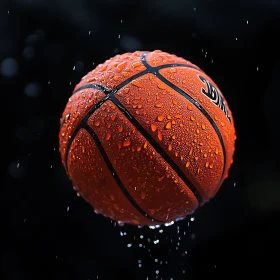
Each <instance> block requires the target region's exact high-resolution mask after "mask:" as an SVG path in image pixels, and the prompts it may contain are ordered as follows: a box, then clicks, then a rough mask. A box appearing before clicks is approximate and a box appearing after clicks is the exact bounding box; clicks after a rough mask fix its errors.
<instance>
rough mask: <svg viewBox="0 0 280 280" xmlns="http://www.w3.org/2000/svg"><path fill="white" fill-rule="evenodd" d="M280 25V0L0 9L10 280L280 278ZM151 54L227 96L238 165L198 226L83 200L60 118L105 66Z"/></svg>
mask: <svg viewBox="0 0 280 280" xmlns="http://www.w3.org/2000/svg"><path fill="white" fill-rule="evenodd" d="M279 15H280V2H279V1H278V0H270V1H267V0H263V1H260V0H254V1H253V0H252V1H238V0H237V1H223V0H211V1H210V0H209V1H198V0H191V1H183V0H173V1H168V0H164V1H159V0H157V1H155V0H150V1H148V0H143V1H137V2H136V1H132V0H131V1H116V0H111V1H101V0H100V1H96V0H95V1H93V0H92V1H89V0H77V1H70V0H68V1H67V0H64V1H63V0H59V1H58V0H57V1H55V0H48V1H47V0H45V1H43V0H37V1H35V0H17V1H16V0H15V1H12V0H1V3H0V63H1V64H0V83H1V148H2V151H1V158H2V159H1V162H3V163H4V166H3V169H2V171H3V176H2V178H4V180H2V183H1V197H0V199H1V202H0V205H1V208H2V211H1V216H2V218H1V229H0V232H1V235H2V236H3V237H2V238H1V239H0V260H1V263H0V264H1V265H0V273H1V275H0V279H1V280H2V279H3V280H6V279H7V280H14V279H16V280H23V279H24V280H25V279H28V280H31V279H32V280H33V279H36V280H37V279H39V280H45V279H48V280H52V279H59V280H62V279H71V280H72V279H75V280H88V279H90V280H92V279H136V280H138V279H139V280H140V279H143V280H144V279H176V280H177V279H178V280H180V279H191V280H192V279H208V278H211V279H217V278H218V279H230V278H234V279H245V277H246V278H249V279H252V278H253V277H254V278H255V277H257V276H260V275H261V274H263V276H264V279H272V277H273V278H276V279H277V278H279V275H278V274H279V273H278V267H279V248H278V247H279V246H278V245H279V236H280V229H279V218H280V215H279V210H280V186H279V182H280V177H279V157H280V151H279V141H280V140H279V125H280V122H279V118H278V114H279V105H278V104H279V101H280V100H279V75H280V70H279V62H280V60H279V35H280V32H279V31H280V29H279V26H280V25H279V23H280V22H279V18H280V16H279ZM154 49H160V50H163V51H166V52H170V53H174V54H177V55H178V56H182V57H184V58H186V59H188V60H190V61H191V62H193V63H195V64H197V65H198V66H199V67H201V68H202V69H203V70H204V71H205V72H206V73H208V74H209V75H210V76H211V77H212V78H213V79H214V81H215V82H216V83H217V84H218V86H219V87H220V88H221V90H222V92H223V94H224V95H225V97H226V99H227V101H228V103H229V105H230V108H231V110H232V112H233V116H234V120H235V125H236V130H237V137H238V139H237V142H236V153H235V156H234V164H233V166H232V168H231V170H230V176H229V178H228V179H227V180H226V181H225V182H224V184H223V186H222V188H221V190H220V191H219V192H218V194H217V196H216V197H215V198H214V199H213V200H212V201H211V202H209V203H207V204H206V205H205V206H203V207H202V208H200V209H198V210H197V211H196V212H195V214H194V215H193V216H192V217H189V218H188V219H186V220H184V221H180V222H177V223H175V224H174V225H171V226H168V227H166V226H163V227H161V228H156V229H149V228H137V227H132V226H128V225H126V226H124V227H120V226H118V225H116V224H115V223H114V222H112V221H110V220H109V219H107V218H104V217H103V216H100V215H96V214H95V213H94V212H93V211H92V209H91V207H90V206H89V205H88V204H87V203H86V202H84V201H83V200H82V199H81V198H79V197H77V196H76V193H75V191H73V189H72V186H71V182H70V180H69V179H68V178H67V176H66V173H65V171H64V169H63V167H62V164H61V160H60V155H59V152H58V131H59V119H60V117H61V114H62V111H63V109H64V106H65V105H66V102H67V100H68V98H69V96H70V95H71V92H72V90H73V88H74V86H75V84H76V83H77V82H78V81H79V80H80V79H81V78H82V77H83V76H84V75H85V74H86V73H87V72H89V71H90V70H92V69H93V68H94V67H95V65H98V64H99V63H102V62H104V61H105V60H106V59H108V58H110V57H112V56H114V55H115V54H119V53H123V52H128V51H135V50H149V51H151V50H154ZM93 64H94V65H93ZM74 66H75V68H74ZM129 246H130V247H129Z"/></svg>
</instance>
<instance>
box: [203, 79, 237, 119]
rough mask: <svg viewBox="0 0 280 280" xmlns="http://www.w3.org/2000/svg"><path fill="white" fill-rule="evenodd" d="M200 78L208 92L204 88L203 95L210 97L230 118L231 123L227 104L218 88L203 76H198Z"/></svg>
mask: <svg viewBox="0 0 280 280" xmlns="http://www.w3.org/2000/svg"><path fill="white" fill-rule="evenodd" d="M198 77H199V79H200V80H201V81H202V83H203V84H206V85H207V91H206V90H205V89H204V88H202V89H201V91H202V93H203V94H205V95H206V96H207V97H209V98H210V99H211V101H212V102H213V103H214V104H215V105H217V106H218V107H219V108H220V109H221V110H222V111H223V112H224V113H225V115H226V117H227V118H228V120H229V122H230V123H231V119H230V115H229V112H228V108H227V106H226V104H225V101H224V98H223V97H222V96H221V94H220V93H219V91H218V90H217V88H216V87H215V86H214V85H213V84H212V83H210V82H209V81H207V80H206V79H205V78H203V77H202V76H200V75H198Z"/></svg>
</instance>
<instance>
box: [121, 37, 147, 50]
mask: <svg viewBox="0 0 280 280" xmlns="http://www.w3.org/2000/svg"><path fill="white" fill-rule="evenodd" d="M120 44H121V47H122V48H123V49H124V50H125V51H137V50H140V49H141V48H142V44H141V43H140V41H139V40H138V39H137V38H135V37H131V36H123V37H121V39H120Z"/></svg>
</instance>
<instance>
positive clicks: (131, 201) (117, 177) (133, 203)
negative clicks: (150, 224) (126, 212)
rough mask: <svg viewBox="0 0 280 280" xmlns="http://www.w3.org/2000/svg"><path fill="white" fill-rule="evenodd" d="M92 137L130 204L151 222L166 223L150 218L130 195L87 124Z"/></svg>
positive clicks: (85, 127)
mask: <svg viewBox="0 0 280 280" xmlns="http://www.w3.org/2000/svg"><path fill="white" fill-rule="evenodd" d="M83 128H84V129H85V130H86V131H87V132H88V133H89V134H90V136H91V137H92V139H93V141H94V142H95V144H96V146H97V147H98V150H99V151H100V153H101V156H102V157H103V160H104V161H105V164H106V165H107V167H108V169H109V171H110V172H111V174H112V176H113V178H114V179H115V181H116V183H117V184H118V185H119V187H120V188H121V190H122V192H123V194H124V195H125V197H126V198H127V199H128V200H129V202H130V203H131V204H132V205H133V207H134V208H135V209H136V210H137V211H138V212H139V213H140V214H142V215H143V216H144V217H146V218H148V219H150V220H151V221H155V222H160V223H162V222H164V221H160V220H157V219H155V218H153V217H151V216H149V215H148V214H147V213H146V212H145V211H144V210H143V209H142V208H141V207H140V206H139V205H138V204H137V202H136V201H135V200H134V199H133V197H132V196H131V195H130V194H129V192H128V190H127V189H126V187H125V186H124V185H123V183H122V181H121V179H120V178H119V176H118V174H117V172H116V170H115V169H114V167H113V165H112V163H111V161H110V159H109V157H108V155H107V154H106V151H105V149H104V147H103V146H102V144H101V142H100V140H99V138H98V136H97V135H96V134H95V132H94V131H93V129H92V128H91V127H90V126H89V125H88V124H85V125H84V127H83Z"/></svg>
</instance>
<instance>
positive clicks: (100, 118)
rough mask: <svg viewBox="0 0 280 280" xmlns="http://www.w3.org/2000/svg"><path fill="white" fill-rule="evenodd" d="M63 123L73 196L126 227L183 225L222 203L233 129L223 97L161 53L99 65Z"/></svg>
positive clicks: (201, 76)
mask: <svg viewBox="0 0 280 280" xmlns="http://www.w3.org/2000/svg"><path fill="white" fill-rule="evenodd" d="M60 122H61V129H60V133H59V140H60V153H61V157H62V162H63V165H64V167H65V169H66V171H67V173H68V175H69V177H70V179H71V180H72V182H73V186H74V188H75V189H76V190H77V191H78V192H79V194H80V195H81V196H82V197H83V198H84V199H85V200H86V201H87V202H88V203H90V204H91V205H92V207H93V208H94V209H95V211H96V212H97V213H101V214H103V215H104V216H106V217H109V218H111V219H113V220H116V221H118V222H120V223H130V224H135V225H153V224H160V223H167V222H170V221H174V220H176V219H182V218H184V217H185V216H186V215H188V214H190V213H192V212H193V211H195V209H196V208H197V207H199V206H200V205H203V204H204V203H205V202H207V201H209V200H210V199H211V198H213V197H214V196H215V194H216V193H217V191H218V190H219V188H220V186H221V185H222V183H223V181H224V180H225V178H227V176H228V171H229V169H230V166H231V164H232V162H233V154H234V141H235V139H236V135H235V129H234V122H233V117H232V114H231V111H230V109H229V107H228V104H227V102H226V100H225V98H224V96H223V95H222V93H221V91H220V90H219V88H218V87H217V85H216V84H215V82H214V81H213V80H212V79H211V78H210V77H209V76H208V75H206V74H205V73H204V72H203V71H202V70H201V69H200V68H199V67H197V66H196V65H194V64H192V63H191V62H189V61H187V60H185V59H183V58H179V57H177V56H175V55H170V54H168V53H165V52H161V51H154V52H140V51H137V52H134V53H125V54H122V55H117V56H115V57H113V58H111V59H109V60H107V61H105V63H103V64H100V65H98V66H97V67H96V68H95V69H94V70H93V71H91V72H90V73H88V74H87V75H86V76H85V77H83V78H82V80H81V82H80V83H79V84H78V85H77V86H76V87H75V89H74V92H73V95H72V96H71V97H70V98H69V100H68V103H67V105H66V108H65V110H64V112H63V115H62V118H61V121H60Z"/></svg>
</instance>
